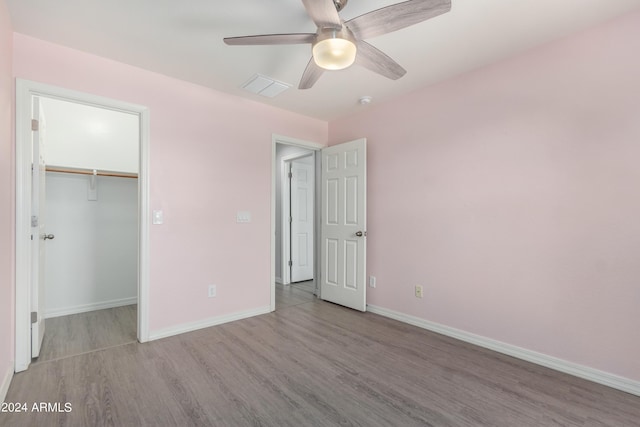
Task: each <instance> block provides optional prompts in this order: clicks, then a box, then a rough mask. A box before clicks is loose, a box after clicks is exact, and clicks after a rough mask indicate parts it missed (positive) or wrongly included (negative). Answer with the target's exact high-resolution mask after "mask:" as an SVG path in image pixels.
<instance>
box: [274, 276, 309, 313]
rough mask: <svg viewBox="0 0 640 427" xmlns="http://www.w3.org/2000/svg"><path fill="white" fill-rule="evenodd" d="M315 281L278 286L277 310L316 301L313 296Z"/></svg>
mask: <svg viewBox="0 0 640 427" xmlns="http://www.w3.org/2000/svg"><path fill="white" fill-rule="evenodd" d="M314 287H315V285H314V281H313V280H310V281H307V282H301V283H293V284H291V285H286V286H285V285H281V284H279V283H277V284H276V310H280V309H283V308H287V307H292V306H295V305H298V304H304V303H307V302H311V301H313V300H314V299H315V296H314V295H313V290H314Z"/></svg>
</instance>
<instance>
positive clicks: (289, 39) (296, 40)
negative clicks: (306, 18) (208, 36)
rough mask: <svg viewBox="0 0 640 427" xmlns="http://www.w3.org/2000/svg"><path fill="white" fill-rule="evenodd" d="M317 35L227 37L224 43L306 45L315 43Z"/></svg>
mask: <svg viewBox="0 0 640 427" xmlns="http://www.w3.org/2000/svg"><path fill="white" fill-rule="evenodd" d="M315 37H316V35H315V34H312V33H302V34H262V35H258V36H242V37H226V38H224V39H223V40H224V42H225V43H226V44H228V45H233V46H235V45H244V46H247V45H270V44H304V43H313V41H314V40H315Z"/></svg>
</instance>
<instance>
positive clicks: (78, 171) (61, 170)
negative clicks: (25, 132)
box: [45, 166, 138, 178]
mask: <svg viewBox="0 0 640 427" xmlns="http://www.w3.org/2000/svg"><path fill="white" fill-rule="evenodd" d="M45 170H46V171H47V172H59V173H75V174H80V175H93V169H80V168H65V167H60V166H46V169H45ZM96 175H97V176H115V177H119V178H138V174H137V173H128V172H115V171H101V170H96Z"/></svg>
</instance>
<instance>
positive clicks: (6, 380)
mask: <svg viewBox="0 0 640 427" xmlns="http://www.w3.org/2000/svg"><path fill="white" fill-rule="evenodd" d="M12 379H13V362H11V363H10V364H9V367H8V368H7V372H5V374H4V375H3V376H2V382H0V402H4V399H5V398H6V397H7V392H8V391H9V385H10V384H11V380H12Z"/></svg>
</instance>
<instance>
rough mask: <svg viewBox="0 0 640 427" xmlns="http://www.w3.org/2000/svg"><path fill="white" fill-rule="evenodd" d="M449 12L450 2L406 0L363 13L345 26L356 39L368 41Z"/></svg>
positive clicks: (444, 0) (448, 0) (447, 0)
mask: <svg viewBox="0 0 640 427" xmlns="http://www.w3.org/2000/svg"><path fill="white" fill-rule="evenodd" d="M450 10H451V0H408V1H405V2H402V3H398V4H394V5H391V6H387V7H383V8H381V9H378V10H374V11H373V12H369V13H365V14H364V15H360V16H358V17H357V18H353V19H351V20H349V21H347V22H346V23H345V24H346V25H347V27H348V28H349V29H350V30H351V32H352V33H353V34H354V35H355V37H356V38H357V39H368V38H371V37H376V36H380V35H382V34H387V33H391V32H393V31H397V30H400V29H402V28H406V27H409V26H411V25H414V24H417V23H419V22H422V21H426V20H427V19H429V18H433V17H434V16H438V15H442V14H443V13H446V12H449V11H450Z"/></svg>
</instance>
